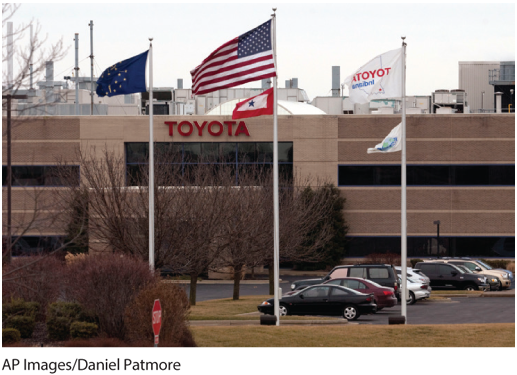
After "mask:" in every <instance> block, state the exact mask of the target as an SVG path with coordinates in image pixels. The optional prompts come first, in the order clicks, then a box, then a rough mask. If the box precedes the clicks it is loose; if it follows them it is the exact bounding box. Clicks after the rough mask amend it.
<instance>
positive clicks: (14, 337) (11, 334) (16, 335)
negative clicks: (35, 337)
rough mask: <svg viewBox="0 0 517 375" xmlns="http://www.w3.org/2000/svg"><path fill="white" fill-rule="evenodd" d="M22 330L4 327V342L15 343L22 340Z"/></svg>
mask: <svg viewBox="0 0 517 375" xmlns="http://www.w3.org/2000/svg"><path fill="white" fill-rule="evenodd" d="M21 338H22V337H21V334H20V331H18V330H17V329H16V328H4V329H2V343H3V344H14V343H15V342H18V341H20V340H21Z"/></svg>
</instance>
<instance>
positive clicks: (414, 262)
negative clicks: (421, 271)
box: [409, 258, 424, 268]
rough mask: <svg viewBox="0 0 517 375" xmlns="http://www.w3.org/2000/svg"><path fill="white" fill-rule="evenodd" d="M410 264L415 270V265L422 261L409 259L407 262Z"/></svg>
mask: <svg viewBox="0 0 517 375" xmlns="http://www.w3.org/2000/svg"><path fill="white" fill-rule="evenodd" d="M409 261H410V262H411V267H413V268H415V264H417V263H418V262H423V261H424V260H423V259H418V258H417V259H410V260H409Z"/></svg>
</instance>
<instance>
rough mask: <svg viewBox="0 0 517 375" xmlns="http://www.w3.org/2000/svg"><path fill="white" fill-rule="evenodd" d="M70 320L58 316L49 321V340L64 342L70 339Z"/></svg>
mask: <svg viewBox="0 0 517 375" xmlns="http://www.w3.org/2000/svg"><path fill="white" fill-rule="evenodd" d="M70 324H71V321H70V318H65V317H63V316H57V317H53V318H50V319H49V320H47V332H48V338H49V339H50V340H52V341H64V340H68V338H69V337H70Z"/></svg>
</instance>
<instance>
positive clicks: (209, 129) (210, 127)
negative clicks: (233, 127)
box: [208, 121, 223, 137]
mask: <svg viewBox="0 0 517 375" xmlns="http://www.w3.org/2000/svg"><path fill="white" fill-rule="evenodd" d="M213 125H218V126H219V130H218V131H217V132H214V131H213V130H212V126H213ZM208 133H209V134H210V135H213V136H216V137H217V136H220V135H221V134H222V133H223V124H221V123H220V122H219V121H212V122H211V123H210V124H208Z"/></svg>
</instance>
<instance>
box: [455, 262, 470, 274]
mask: <svg viewBox="0 0 517 375" xmlns="http://www.w3.org/2000/svg"><path fill="white" fill-rule="evenodd" d="M451 265H452V266H454V267H456V269H458V270H460V272H461V273H468V272H467V271H465V268H464V267H463V266H457V265H455V264H451Z"/></svg>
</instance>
